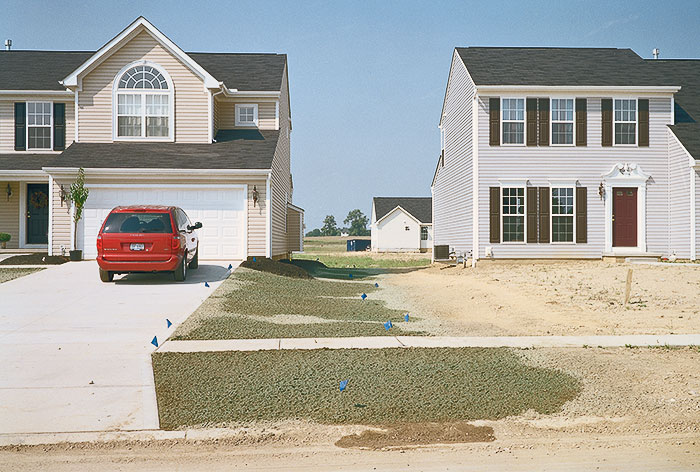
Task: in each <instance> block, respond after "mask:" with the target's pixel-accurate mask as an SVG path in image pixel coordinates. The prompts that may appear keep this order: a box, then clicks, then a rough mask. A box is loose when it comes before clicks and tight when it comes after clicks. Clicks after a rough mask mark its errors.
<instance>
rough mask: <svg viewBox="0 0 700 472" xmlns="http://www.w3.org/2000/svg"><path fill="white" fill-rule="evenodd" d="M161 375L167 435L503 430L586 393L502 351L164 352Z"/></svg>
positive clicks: (157, 361) (158, 357)
mask: <svg viewBox="0 0 700 472" xmlns="http://www.w3.org/2000/svg"><path fill="white" fill-rule="evenodd" d="M153 368H154V374H155V385H156V394H157V397H158V412H159V416H160V425H161V428H163V429H178V428H186V427H196V426H213V425H220V424H233V423H240V422H250V421H265V420H288V419H304V420H311V421H316V422H320V423H326V424H392V423H396V422H445V421H457V420H477V419H491V420H494V419H499V418H504V417H506V416H510V415H518V414H522V413H523V412H525V411H527V410H529V409H534V410H535V411H537V412H539V413H543V414H551V413H554V412H556V411H558V410H559V409H560V408H561V406H562V405H563V404H564V403H565V402H566V401H568V400H571V399H573V398H575V397H576V396H577V395H578V393H579V391H580V388H581V387H580V383H579V381H578V380H577V379H575V378H574V377H572V376H570V375H568V374H565V373H562V372H560V371H556V370H551V369H544V368H539V367H531V366H528V365H526V364H524V363H523V361H522V360H521V358H520V357H519V356H518V355H517V354H515V353H514V352H512V351H510V350H508V349H502V348H500V349H495V348H492V349H477V348H463V349H447V348H445V349H443V348H434V349H366V350H346V349H343V350H314V351H259V352H202V353H158V352H156V353H154V354H153ZM346 379H347V380H349V382H348V384H347V388H346V390H345V391H344V392H340V391H339V387H338V386H339V382H340V381H341V380H346Z"/></svg>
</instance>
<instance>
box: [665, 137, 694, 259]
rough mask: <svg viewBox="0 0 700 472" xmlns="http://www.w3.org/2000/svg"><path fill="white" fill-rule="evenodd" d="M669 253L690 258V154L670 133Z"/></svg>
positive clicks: (682, 257)
mask: <svg viewBox="0 0 700 472" xmlns="http://www.w3.org/2000/svg"><path fill="white" fill-rule="evenodd" d="M668 135H669V140H668V144H669V145H668V166H669V173H670V179H669V182H670V185H669V215H670V218H669V225H668V236H669V241H670V244H669V253H673V252H675V253H676V257H678V258H679V259H689V258H690V199H691V195H690V172H691V171H692V169H691V168H690V165H689V162H688V160H689V159H688V154H687V153H686V152H685V149H683V147H682V146H681V145H680V144H679V143H678V141H677V140H676V138H675V137H674V136H673V133H672V131H671V130H669V131H668Z"/></svg>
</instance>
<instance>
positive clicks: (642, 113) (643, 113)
mask: <svg viewBox="0 0 700 472" xmlns="http://www.w3.org/2000/svg"><path fill="white" fill-rule="evenodd" d="M637 106H638V108H639V145H640V146H649V99H647V98H644V99H642V98H640V99H639V100H637Z"/></svg>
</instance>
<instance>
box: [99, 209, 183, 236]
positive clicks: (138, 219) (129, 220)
mask: <svg viewBox="0 0 700 472" xmlns="http://www.w3.org/2000/svg"><path fill="white" fill-rule="evenodd" d="M102 232H103V233H172V232H173V228H172V225H171V224H170V213H110V215H109V216H108V217H107V222H106V223H105V227H104V230H103V231H102Z"/></svg>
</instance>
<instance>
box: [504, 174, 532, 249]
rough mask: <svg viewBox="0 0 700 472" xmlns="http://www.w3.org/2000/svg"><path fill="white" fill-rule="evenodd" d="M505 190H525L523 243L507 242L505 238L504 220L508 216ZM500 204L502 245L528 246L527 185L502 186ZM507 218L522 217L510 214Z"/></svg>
mask: <svg viewBox="0 0 700 472" xmlns="http://www.w3.org/2000/svg"><path fill="white" fill-rule="evenodd" d="M504 189H522V190H523V214H522V217H523V240H522V241H505V238H504V237H503V234H504V231H505V225H504V224H503V218H504V217H505V216H506V214H505V213H504V211H503V190H504ZM498 204H499V205H500V206H501V207H500V208H501V210H500V213H501V234H500V238H501V244H527V185H509V184H502V185H501V198H500V200H499V202H498ZM507 216H521V215H513V214H508V215H507Z"/></svg>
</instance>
